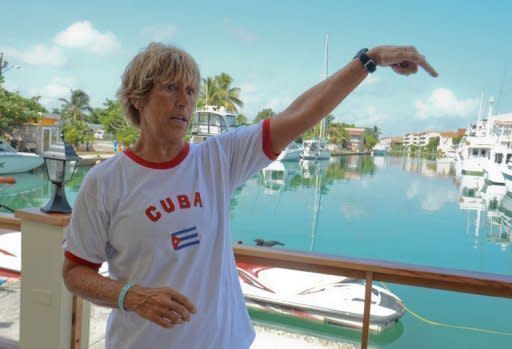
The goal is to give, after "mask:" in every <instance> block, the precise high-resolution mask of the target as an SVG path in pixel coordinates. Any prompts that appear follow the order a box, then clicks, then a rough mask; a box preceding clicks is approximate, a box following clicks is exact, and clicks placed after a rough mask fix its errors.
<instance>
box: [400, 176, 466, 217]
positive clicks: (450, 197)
mask: <svg viewBox="0 0 512 349" xmlns="http://www.w3.org/2000/svg"><path fill="white" fill-rule="evenodd" d="M406 196H407V198H408V199H409V200H411V199H413V198H416V197H417V198H418V199H419V200H420V203H421V208H422V209H424V210H425V211H430V212H432V211H438V210H440V209H441V208H442V207H443V206H444V205H445V204H447V203H451V202H457V199H458V193H457V192H455V191H451V190H446V188H439V187H436V186H435V185H427V186H420V184H419V183H417V182H413V183H411V184H410V185H409V187H408V188H407V192H406Z"/></svg>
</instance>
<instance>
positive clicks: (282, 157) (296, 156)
mask: <svg viewBox="0 0 512 349" xmlns="http://www.w3.org/2000/svg"><path fill="white" fill-rule="evenodd" d="M302 150H303V148H302V146H300V145H299V144H297V143H296V142H295V141H292V142H291V143H290V144H288V145H287V146H286V148H284V150H283V151H282V152H281V154H279V156H278V157H277V159H276V160H277V161H298V160H300V157H301V154H302Z"/></svg>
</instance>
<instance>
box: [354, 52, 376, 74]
mask: <svg viewBox="0 0 512 349" xmlns="http://www.w3.org/2000/svg"><path fill="white" fill-rule="evenodd" d="M367 53H368V49H367V48H362V49H360V50H359V52H357V53H356V55H355V56H354V59H356V58H357V59H359V61H360V62H361V63H362V64H363V67H365V69H366V70H368V73H373V72H374V71H375V70H377V65H376V64H375V62H374V61H373V59H371V58H370V56H368V55H367Z"/></svg>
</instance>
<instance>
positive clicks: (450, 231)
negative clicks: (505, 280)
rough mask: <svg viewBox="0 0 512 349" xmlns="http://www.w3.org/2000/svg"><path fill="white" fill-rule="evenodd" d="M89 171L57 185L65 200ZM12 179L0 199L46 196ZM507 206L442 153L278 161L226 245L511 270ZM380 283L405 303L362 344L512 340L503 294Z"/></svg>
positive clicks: (332, 330)
mask: <svg viewBox="0 0 512 349" xmlns="http://www.w3.org/2000/svg"><path fill="white" fill-rule="evenodd" d="M87 170H88V168H80V170H79V172H78V173H77V174H76V175H75V178H74V179H73V180H72V182H71V183H69V184H68V185H67V186H66V189H67V193H68V199H69V200H70V202H73V201H74V199H75V198H76V194H77V191H78V189H79V187H80V182H81V180H82V179H83V176H84V175H85V173H86V172H87ZM14 177H15V178H16V179H17V184H16V186H15V187H13V188H9V189H7V190H5V191H3V192H0V203H3V204H6V205H8V206H11V207H14V208H23V207H31V206H32V207H39V206H42V205H44V204H45V203H46V202H47V201H48V199H49V196H50V192H51V186H50V184H49V183H48V181H47V180H46V179H45V177H44V175H43V173H42V171H41V172H34V173H26V174H21V175H15V176H14ZM468 183H469V184H468ZM511 216H512V194H507V193H506V190H505V187H504V186H493V185H486V184H484V181H483V178H480V179H479V178H463V177H462V178H461V177H455V173H454V170H453V168H452V165H451V164H450V163H442V162H436V161H432V160H425V159H415V158H405V157H404V158H398V157H375V158H374V157H370V156H344V157H334V158H331V160H328V161H322V162H304V161H303V162H301V163H298V162H292V163H282V164H277V165H275V166H271V168H270V169H269V170H266V171H262V172H260V173H258V174H257V175H255V176H253V177H252V178H251V179H250V180H249V181H247V182H246V184H245V185H244V186H242V187H241V188H239V189H238V190H237V191H236V193H235V195H234V197H233V201H232V205H231V219H232V221H231V223H232V224H231V227H232V232H233V242H234V243H236V242H243V243H244V244H254V242H253V240H254V239H257V238H263V239H265V240H278V241H280V242H282V243H284V244H285V246H284V247H283V248H286V249H292V250H298V251H306V252H308V251H312V252H315V253H325V254H329V255H336V256H344V257H356V258H364V259H376V260H383V261H391V262H399V263H407V264H414V265H418V266H433V267H441V268H450V269H461V270H469V271H477V272H489V273H496V274H504V275H512V246H511V240H512V237H511V234H510V229H511V228H510V224H509V222H510V220H511ZM290 282H293V280H291V281H290ZM378 284H380V283H378ZM384 286H385V287H388V288H389V289H391V291H392V292H393V293H395V294H396V295H398V296H399V297H400V298H401V299H402V300H403V302H404V305H405V306H406V307H407V312H406V313H405V315H404V316H403V317H402V319H401V320H400V322H399V323H398V324H397V325H395V326H394V327H393V328H391V329H388V330H385V331H384V332H382V333H380V334H372V335H370V347H372V348H491V347H500V348H510V347H512V316H511V314H512V302H511V301H510V300H509V299H508V300H507V299H502V298H494V297H486V296H475V295H467V294H462V293H455V292H447V291H439V290H431V289H425V288H418V287H411V286H401V285H396V284H385V285H384ZM251 315H252V316H253V319H254V320H255V321H256V322H265V323H272V324H273V325H274V326H279V327H284V328H287V329H288V330H292V331H301V332H302V333H312V334H315V335H319V336H328V337H331V338H334V339H337V340H339V341H340V342H353V343H358V342H359V340H360V333H359V332H357V331H354V330H349V329H341V328H339V327H335V326H325V325H323V326H320V325H313V324H307V323H302V322H300V321H296V320H293V319H290V318H284V317H281V316H275V315H272V316H270V315H267V314H263V313H254V312H253V313H252V314H251Z"/></svg>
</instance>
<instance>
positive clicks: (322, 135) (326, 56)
mask: <svg viewBox="0 0 512 349" xmlns="http://www.w3.org/2000/svg"><path fill="white" fill-rule="evenodd" d="M328 69H329V35H328V34H325V52H324V79H327V75H328ZM324 138H325V118H323V119H322V121H321V122H320V139H321V140H323V139H324Z"/></svg>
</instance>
